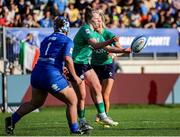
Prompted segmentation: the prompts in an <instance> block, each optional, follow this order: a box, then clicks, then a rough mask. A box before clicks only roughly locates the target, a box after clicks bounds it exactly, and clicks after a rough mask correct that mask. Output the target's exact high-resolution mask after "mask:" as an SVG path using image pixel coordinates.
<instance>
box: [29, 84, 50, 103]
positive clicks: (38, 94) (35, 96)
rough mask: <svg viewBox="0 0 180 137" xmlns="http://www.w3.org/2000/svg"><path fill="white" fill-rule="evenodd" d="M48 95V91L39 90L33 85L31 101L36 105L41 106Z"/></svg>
mask: <svg viewBox="0 0 180 137" xmlns="http://www.w3.org/2000/svg"><path fill="white" fill-rule="evenodd" d="M47 95H48V92H47V91H43V90H39V89H37V88H34V87H32V98H31V103H32V104H34V105H38V106H41V105H43V104H44V102H45V100H46V97H47Z"/></svg>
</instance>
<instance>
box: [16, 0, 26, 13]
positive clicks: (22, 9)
mask: <svg viewBox="0 0 180 137" xmlns="http://www.w3.org/2000/svg"><path fill="white" fill-rule="evenodd" d="M25 7H26V5H25V1H24V0H19V2H18V3H17V8H18V12H19V13H20V14H21V15H22V14H23V13H24V12H25Z"/></svg>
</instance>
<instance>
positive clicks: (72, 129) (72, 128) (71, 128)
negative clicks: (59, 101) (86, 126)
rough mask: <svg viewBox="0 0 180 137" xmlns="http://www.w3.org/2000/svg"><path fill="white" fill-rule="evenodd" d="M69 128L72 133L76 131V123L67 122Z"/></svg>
mask: <svg viewBox="0 0 180 137" xmlns="http://www.w3.org/2000/svg"><path fill="white" fill-rule="evenodd" d="M69 128H70V130H71V132H72V133H74V132H76V131H77V130H78V129H79V126H78V123H72V124H71V123H69Z"/></svg>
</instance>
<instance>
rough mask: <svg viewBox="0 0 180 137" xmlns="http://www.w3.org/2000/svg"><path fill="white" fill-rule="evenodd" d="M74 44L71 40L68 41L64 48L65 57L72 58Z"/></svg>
mask: <svg viewBox="0 0 180 137" xmlns="http://www.w3.org/2000/svg"><path fill="white" fill-rule="evenodd" d="M73 47H74V43H73V41H72V40H71V39H69V40H68V41H67V45H65V47H64V56H70V57H71V56H72V52H73Z"/></svg>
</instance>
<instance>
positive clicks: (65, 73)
mask: <svg viewBox="0 0 180 137" xmlns="http://www.w3.org/2000/svg"><path fill="white" fill-rule="evenodd" d="M63 73H64V75H67V74H68V73H69V70H68V68H66V67H63Z"/></svg>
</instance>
